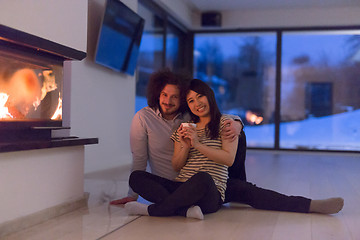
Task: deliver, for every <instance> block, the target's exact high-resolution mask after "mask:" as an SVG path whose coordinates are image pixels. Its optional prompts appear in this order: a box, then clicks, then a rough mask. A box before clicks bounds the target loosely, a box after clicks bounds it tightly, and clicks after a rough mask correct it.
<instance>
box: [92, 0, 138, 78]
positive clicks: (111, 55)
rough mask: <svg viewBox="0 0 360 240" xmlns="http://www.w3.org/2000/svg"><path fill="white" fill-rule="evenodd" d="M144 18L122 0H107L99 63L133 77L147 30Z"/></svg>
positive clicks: (100, 37)
mask: <svg viewBox="0 0 360 240" xmlns="http://www.w3.org/2000/svg"><path fill="white" fill-rule="evenodd" d="M144 22H145V21H144V19H143V18H141V17H140V16H139V15H138V14H137V13H135V12H134V11H132V10H131V9H130V8H128V7H127V6H126V5H125V4H123V3H122V2H120V1H118V0H107V2H106V7H105V12H104V17H103V21H102V25H101V29H100V33H99V38H98V43H97V49H96V55H95V62H96V63H98V64H101V65H103V66H105V67H108V68H111V69H113V70H115V71H119V72H124V73H127V74H129V75H133V74H134V71H135V68H136V63H137V58H138V54H139V47H140V42H141V37H142V32H143V29H144Z"/></svg>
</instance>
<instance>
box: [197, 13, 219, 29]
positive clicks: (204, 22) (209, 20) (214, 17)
mask: <svg viewBox="0 0 360 240" xmlns="http://www.w3.org/2000/svg"><path fill="white" fill-rule="evenodd" d="M201 26H203V27H220V26H221V14H220V13H219V12H204V13H202V14H201Z"/></svg>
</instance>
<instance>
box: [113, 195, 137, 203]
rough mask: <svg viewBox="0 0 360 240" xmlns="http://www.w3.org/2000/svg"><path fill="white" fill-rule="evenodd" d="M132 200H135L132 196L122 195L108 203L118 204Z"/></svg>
mask: <svg viewBox="0 0 360 240" xmlns="http://www.w3.org/2000/svg"><path fill="white" fill-rule="evenodd" d="M133 201H136V199H135V198H133V197H124V198H121V199H117V200H113V201H111V202H110V204H111V205H120V204H125V203H128V202H133Z"/></svg>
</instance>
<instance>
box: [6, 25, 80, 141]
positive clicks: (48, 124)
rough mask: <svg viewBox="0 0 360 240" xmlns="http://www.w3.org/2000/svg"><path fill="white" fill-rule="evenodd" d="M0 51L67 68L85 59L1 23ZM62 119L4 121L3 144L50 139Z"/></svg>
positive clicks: (72, 50) (53, 43)
mask: <svg viewBox="0 0 360 240" xmlns="http://www.w3.org/2000/svg"><path fill="white" fill-rule="evenodd" d="M0 51H3V52H6V53H10V54H14V55H16V56H23V57H24V58H29V57H30V58H31V56H36V58H37V59H39V60H45V59H46V60H47V61H50V62H55V63H57V64H60V65H62V66H63V63H64V61H67V60H82V59H84V58H85V57H86V52H82V51H79V50H76V49H73V48H70V47H67V46H64V45H61V44H59V43H56V42H53V41H50V40H47V39H44V38H41V37H38V36H35V35H32V34H29V33H26V32H23V31H20V30H17V29H13V28H10V27H8V26H5V25H2V24H0ZM62 124H63V122H62V120H25V121H22V120H21V121H6V120H2V121H0V142H2V143H4V142H18V141H38V140H50V139H51V131H52V130H57V129H61V128H69V127H67V126H66V127H64V126H63V125H62Z"/></svg>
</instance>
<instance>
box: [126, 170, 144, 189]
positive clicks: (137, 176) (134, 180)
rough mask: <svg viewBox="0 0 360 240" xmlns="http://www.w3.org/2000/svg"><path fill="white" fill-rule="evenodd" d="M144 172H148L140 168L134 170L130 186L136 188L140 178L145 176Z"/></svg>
mask: <svg viewBox="0 0 360 240" xmlns="http://www.w3.org/2000/svg"><path fill="white" fill-rule="evenodd" d="M144 174H146V172H144V171H140V170H135V171H133V172H132V173H131V174H130V177H129V186H130V187H131V188H132V189H133V190H135V189H136V186H137V184H138V183H139V182H141V181H139V179H141V178H143V177H144Z"/></svg>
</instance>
